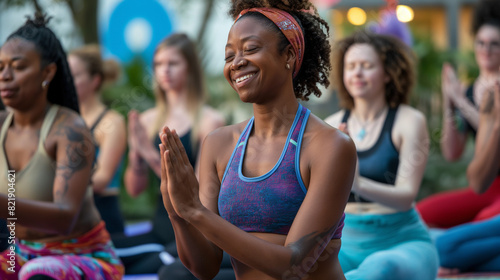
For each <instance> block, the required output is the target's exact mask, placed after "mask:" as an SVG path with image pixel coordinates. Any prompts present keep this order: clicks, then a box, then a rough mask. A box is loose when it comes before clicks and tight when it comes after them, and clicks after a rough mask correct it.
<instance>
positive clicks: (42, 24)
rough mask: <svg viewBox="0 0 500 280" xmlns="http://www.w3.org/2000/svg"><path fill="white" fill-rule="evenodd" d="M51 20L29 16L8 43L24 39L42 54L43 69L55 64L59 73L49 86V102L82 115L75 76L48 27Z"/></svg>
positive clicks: (45, 17)
mask: <svg viewBox="0 0 500 280" xmlns="http://www.w3.org/2000/svg"><path fill="white" fill-rule="evenodd" d="M50 19H51V18H50V17H47V15H45V14H41V13H36V14H35V18H34V19H32V18H31V17H29V16H28V17H27V20H26V23H25V24H24V25H23V26H21V27H20V28H19V29H17V30H16V31H14V32H13V33H12V34H10V35H9V36H8V37H7V41H9V40H11V39H14V38H22V39H24V40H26V41H29V42H32V43H33V44H34V45H35V48H36V50H37V51H38V53H39V54H40V59H41V62H42V63H41V66H42V67H45V66H47V65H49V64H50V63H55V64H56V66H57V72H56V74H55V76H54V79H53V80H52V81H51V83H50V84H49V89H48V92H47V100H48V101H49V102H50V103H53V104H58V105H61V106H64V107H67V108H70V109H72V110H74V111H75V112H77V113H80V109H79V107H78V96H77V94H76V89H75V85H74V83H73V76H72V75H71V72H70V69H69V66H68V61H67V60H66V53H65V51H64V49H63V47H62V45H61V42H60V41H59V39H58V38H57V37H56V35H55V34H54V32H52V30H50V28H48V27H47V26H46V25H47V24H48V23H49V21H50Z"/></svg>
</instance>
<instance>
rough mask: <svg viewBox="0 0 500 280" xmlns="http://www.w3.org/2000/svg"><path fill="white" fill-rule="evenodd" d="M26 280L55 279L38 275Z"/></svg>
mask: <svg viewBox="0 0 500 280" xmlns="http://www.w3.org/2000/svg"><path fill="white" fill-rule="evenodd" d="M28 280H57V279H54V278H52V277H49V276H47V275H43V274H38V275H34V276H31V277H30V278H29V279H28Z"/></svg>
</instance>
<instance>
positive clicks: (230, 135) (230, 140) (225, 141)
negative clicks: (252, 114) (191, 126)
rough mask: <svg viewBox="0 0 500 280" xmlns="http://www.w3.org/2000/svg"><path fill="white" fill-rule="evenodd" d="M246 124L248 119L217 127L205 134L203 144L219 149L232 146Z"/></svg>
mask: <svg viewBox="0 0 500 280" xmlns="http://www.w3.org/2000/svg"><path fill="white" fill-rule="evenodd" d="M247 124H248V120H246V121H244V122H241V123H238V124H233V125H227V126H221V127H218V128H216V129H215V130H213V131H211V132H210V133H209V134H208V135H207V137H206V138H205V143H204V145H207V146H210V148H216V149H217V150H219V151H222V150H224V149H225V148H228V146H230V145H232V146H234V145H236V142H238V139H239V138H240V135H241V133H242V132H243V130H244V129H245V126H246V125H247Z"/></svg>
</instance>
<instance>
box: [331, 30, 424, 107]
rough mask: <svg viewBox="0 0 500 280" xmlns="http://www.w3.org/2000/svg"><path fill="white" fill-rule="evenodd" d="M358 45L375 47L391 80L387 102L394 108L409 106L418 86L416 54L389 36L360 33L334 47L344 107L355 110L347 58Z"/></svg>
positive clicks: (337, 85)
mask: <svg viewBox="0 0 500 280" xmlns="http://www.w3.org/2000/svg"><path fill="white" fill-rule="evenodd" d="M355 44H369V45H371V46H372V47H373V48H374V49H375V51H376V52H377V54H378V55H379V57H380V60H381V61H382V64H383V66H384V70H385V73H386V74H387V75H388V76H389V77H390V81H389V82H388V83H387V84H386V86H385V99H386V102H387V104H389V106H390V107H391V108H394V107H396V106H398V105H399V104H406V103H408V98H409V96H410V93H411V90H412V88H413V85H414V84H415V80H416V77H415V61H416V58H415V55H414V54H413V52H412V51H411V49H410V48H409V47H408V46H407V45H406V44H405V43H403V42H402V41H401V40H399V39H397V38H395V37H392V36H386V35H379V34H374V33H369V32H367V31H364V30H362V31H358V32H356V33H354V34H353V35H351V36H350V37H347V38H344V39H342V40H340V41H338V42H337V43H336V44H335V46H334V48H333V65H334V69H333V83H334V86H335V88H336V89H337V95H338V97H339V100H340V105H341V106H342V107H343V108H346V109H353V108H354V99H353V98H352V96H351V95H350V94H349V92H348V91H347V89H346V87H345V84H344V57H345V54H346V52H347V50H349V48H350V47H351V46H353V45H355Z"/></svg>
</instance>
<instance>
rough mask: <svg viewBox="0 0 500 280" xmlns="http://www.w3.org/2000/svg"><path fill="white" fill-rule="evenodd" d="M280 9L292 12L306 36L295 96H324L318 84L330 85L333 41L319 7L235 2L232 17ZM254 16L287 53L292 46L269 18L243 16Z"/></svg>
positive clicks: (281, 0)
mask: <svg viewBox="0 0 500 280" xmlns="http://www.w3.org/2000/svg"><path fill="white" fill-rule="evenodd" d="M261 7H266V8H277V9H280V10H283V11H286V12H288V13H290V14H291V15H292V16H293V17H294V18H295V20H297V22H298V23H299V25H300V27H301V28H302V32H303V34H304V42H305V52H304V60H303V61H302V67H301V68H300V70H299V72H298V74H297V76H296V77H295V78H294V79H293V86H294V91H295V96H296V97H297V98H300V99H302V100H305V101H307V100H309V95H311V94H314V95H315V96H317V97H320V96H321V91H320V89H319V88H318V85H317V84H318V83H319V84H321V85H323V86H324V87H328V86H329V85H330V81H329V72H330V70H331V64H330V42H329V40H328V38H329V31H330V28H329V26H328V23H327V22H326V21H324V20H323V19H321V18H320V17H319V15H318V13H317V10H316V8H315V7H314V5H313V4H311V3H310V2H309V1H308V0H232V5H231V8H230V10H229V15H230V16H232V17H233V19H236V18H237V17H238V15H239V14H240V13H241V11H243V10H245V9H250V8H261ZM247 16H248V17H254V18H256V19H258V20H259V21H261V22H262V23H263V24H264V25H265V26H268V27H269V28H271V30H273V31H274V32H276V34H277V35H278V36H280V38H281V39H280V43H279V44H278V51H279V52H280V53H283V52H284V50H285V48H286V47H287V46H288V45H289V44H290V43H289V42H288V40H287V39H286V37H285V35H283V33H282V32H281V31H280V30H279V28H278V27H277V26H276V25H275V24H274V23H273V22H272V21H271V20H269V19H268V18H266V17H265V16H263V15H262V14H260V13H256V12H249V13H246V14H245V15H243V16H242V18H243V17H247Z"/></svg>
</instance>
